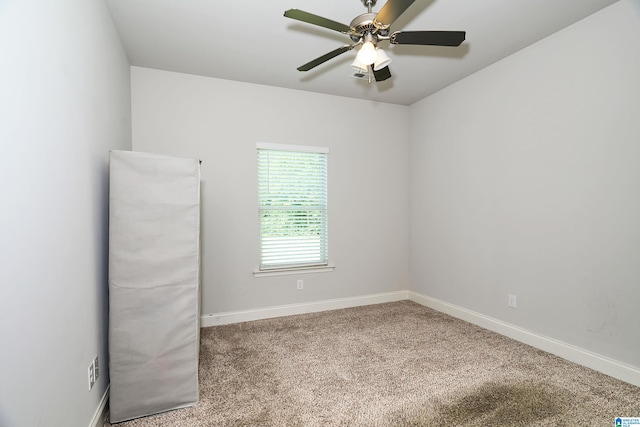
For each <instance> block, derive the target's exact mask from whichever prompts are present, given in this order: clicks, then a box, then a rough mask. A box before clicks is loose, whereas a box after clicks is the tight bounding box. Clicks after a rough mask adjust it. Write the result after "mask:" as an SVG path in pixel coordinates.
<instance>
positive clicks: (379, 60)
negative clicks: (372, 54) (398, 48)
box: [373, 48, 391, 71]
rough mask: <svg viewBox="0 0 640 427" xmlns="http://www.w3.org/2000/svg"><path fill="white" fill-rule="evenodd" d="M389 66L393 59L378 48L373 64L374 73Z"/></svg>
mask: <svg viewBox="0 0 640 427" xmlns="http://www.w3.org/2000/svg"><path fill="white" fill-rule="evenodd" d="M389 64H391V58H389V56H388V55H387V54H386V52H385V51H384V50H382V49H380V48H376V60H375V61H374V63H373V69H374V71H379V70H382V69H383V68H384V67H386V66H388V65H389Z"/></svg>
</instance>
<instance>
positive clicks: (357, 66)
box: [351, 56, 369, 74]
mask: <svg viewBox="0 0 640 427" xmlns="http://www.w3.org/2000/svg"><path fill="white" fill-rule="evenodd" d="M351 68H353V69H354V70H356V71H357V72H359V73H363V74H364V73H366V72H367V71H368V69H369V66H368V65H367V64H363V63H362V62H360V61H358V57H357V56H356V59H354V60H353V62H352V63H351Z"/></svg>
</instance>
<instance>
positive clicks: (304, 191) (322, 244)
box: [258, 146, 328, 270]
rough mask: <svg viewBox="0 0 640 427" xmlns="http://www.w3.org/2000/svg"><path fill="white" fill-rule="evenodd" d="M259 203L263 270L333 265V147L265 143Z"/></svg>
mask: <svg viewBox="0 0 640 427" xmlns="http://www.w3.org/2000/svg"><path fill="white" fill-rule="evenodd" d="M279 147H281V146H279ZM306 148H307V149H308V147H306ZM258 204H259V216H260V270H269V269H281V268H295V267H310V266H320V265H327V264H328V233H327V228H328V226H327V222H328V221H327V151H324V152H313V151H296V150H286V149H282V148H278V149H268V148H260V147H259V148H258Z"/></svg>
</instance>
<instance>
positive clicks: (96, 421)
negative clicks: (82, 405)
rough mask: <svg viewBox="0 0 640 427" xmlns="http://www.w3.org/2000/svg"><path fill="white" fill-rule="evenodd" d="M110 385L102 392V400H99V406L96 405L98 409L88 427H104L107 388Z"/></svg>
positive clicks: (107, 396) (107, 398) (107, 395)
mask: <svg viewBox="0 0 640 427" xmlns="http://www.w3.org/2000/svg"><path fill="white" fill-rule="evenodd" d="M110 387H111V385H107V389H106V390H105V391H104V394H103V395H102V399H101V400H100V405H98V409H96V412H95V414H93V419H92V420H91V423H90V424H89V427H102V426H103V425H104V421H105V416H106V415H107V414H106V411H107V402H108V401H109V388H110Z"/></svg>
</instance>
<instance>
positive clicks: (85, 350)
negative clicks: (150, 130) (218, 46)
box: [0, 0, 131, 427]
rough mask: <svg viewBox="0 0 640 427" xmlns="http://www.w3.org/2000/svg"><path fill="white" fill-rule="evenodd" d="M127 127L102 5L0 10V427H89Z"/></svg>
mask: <svg viewBox="0 0 640 427" xmlns="http://www.w3.org/2000/svg"><path fill="white" fill-rule="evenodd" d="M130 120H131V119H130V80H129V65H128V61H127V59H126V56H125V54H124V51H123V49H122V47H121V44H120V41H119V38H118V36H117V34H116V32H115V29H114V27H113V25H112V22H111V18H110V15H109V13H108V10H107V9H106V6H105V5H104V3H103V2H102V1H85V0H57V1H55V2H53V1H49V0H30V1H24V0H0V144H1V146H2V155H0V194H1V195H2V196H1V197H2V202H1V203H2V209H1V210H0V235H1V237H0V425H1V426H2V427H34V426H65V427H86V426H88V425H89V424H90V422H91V420H92V418H93V416H94V414H95V412H96V410H97V409H98V407H99V405H100V402H101V399H102V397H103V395H104V392H105V390H106V387H107V384H108V374H107V369H106V368H107V363H106V362H107V351H106V346H107V218H108V216H107V213H108V207H107V202H108V197H107V196H108V188H107V185H108V179H107V178H108V177H107V165H108V151H109V150H110V149H115V148H118V149H130V148H131V124H130ZM96 355H99V357H100V359H101V360H102V377H101V378H100V379H99V381H98V384H97V385H96V386H94V388H93V390H92V391H91V392H89V391H88V386H87V368H88V366H89V363H90V361H91V360H92V358H93V357H94V356H96Z"/></svg>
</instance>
